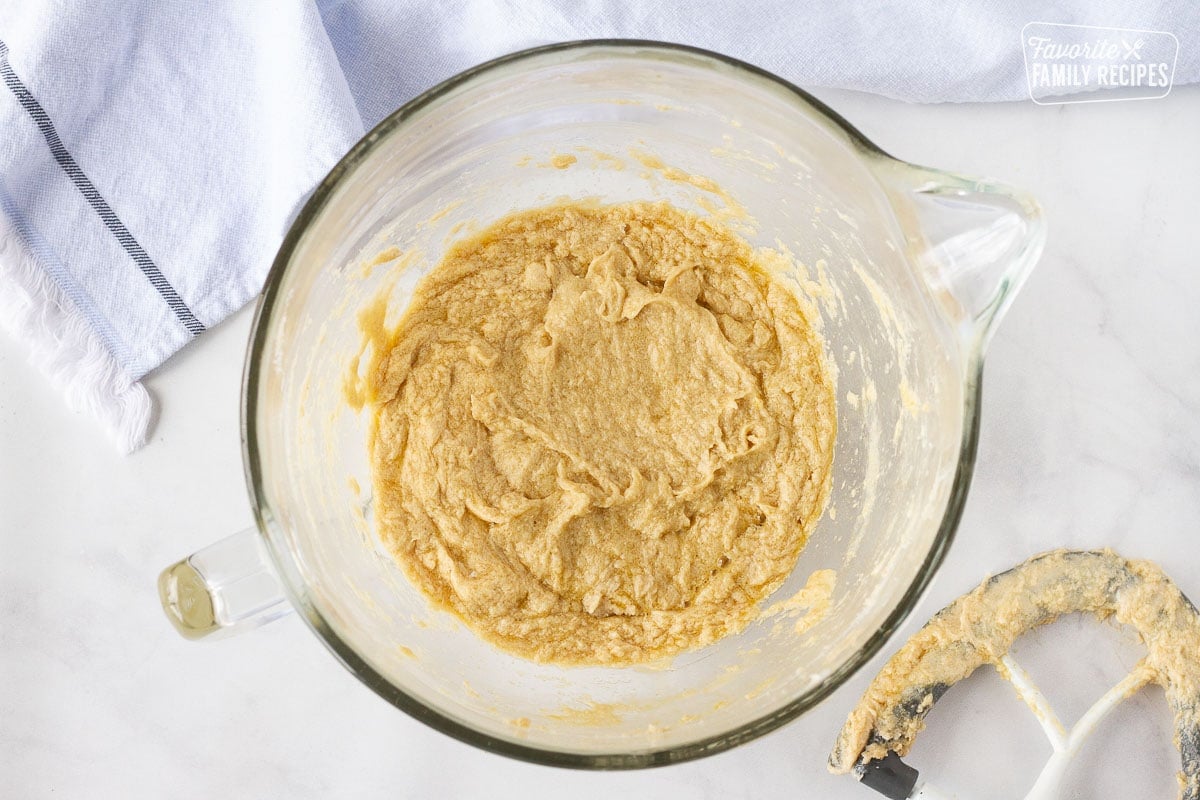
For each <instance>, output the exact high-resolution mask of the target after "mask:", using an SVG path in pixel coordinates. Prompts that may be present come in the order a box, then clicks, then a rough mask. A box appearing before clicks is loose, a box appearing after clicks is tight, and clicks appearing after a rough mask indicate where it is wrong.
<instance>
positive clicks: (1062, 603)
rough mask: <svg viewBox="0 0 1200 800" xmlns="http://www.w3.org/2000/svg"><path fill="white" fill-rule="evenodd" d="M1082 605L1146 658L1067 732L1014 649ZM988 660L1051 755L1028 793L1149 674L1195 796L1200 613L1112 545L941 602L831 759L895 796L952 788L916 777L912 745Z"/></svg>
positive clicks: (895, 799)
mask: <svg viewBox="0 0 1200 800" xmlns="http://www.w3.org/2000/svg"><path fill="white" fill-rule="evenodd" d="M1071 612H1087V613H1091V614H1094V615H1095V616H1097V617H1099V618H1101V619H1106V618H1110V617H1111V618H1113V619H1115V620H1116V621H1117V622H1120V623H1122V624H1125V625H1129V626H1130V627H1132V628H1133V629H1134V630H1135V631H1137V633H1138V635H1139V636H1140V638H1141V640H1142V642H1143V644H1145V646H1146V650H1147V653H1146V656H1145V657H1144V658H1143V659H1142V660H1141V661H1140V662H1139V663H1138V664H1137V665H1136V666H1135V667H1134V668H1133V670H1132V671H1131V672H1130V673H1129V674H1128V675H1126V676H1125V678H1124V679H1122V680H1121V681H1120V682H1119V683H1117V684H1116V685H1115V686H1113V687H1112V688H1111V689H1110V690H1109V691H1108V692H1106V693H1105V695H1104V696H1103V697H1101V698H1100V699H1099V700H1098V701H1096V703H1095V704H1094V705H1093V706H1092V707H1091V708H1090V709H1089V710H1088V711H1087V713H1085V714H1084V715H1083V717H1081V718H1080V720H1079V721H1078V722H1077V723H1076V724H1075V726H1074V727H1072V729H1071V730H1070V731H1067V730H1065V729H1064V728H1063V725H1062V723H1061V722H1059V720H1058V716H1057V715H1056V714H1055V713H1054V710H1053V709H1052V708H1051V707H1050V704H1049V703H1048V702H1047V700H1046V698H1045V697H1044V696H1043V695H1042V693H1041V691H1040V690H1039V689H1038V688H1037V686H1035V685H1034V683H1033V681H1032V680H1031V679H1030V677H1029V675H1028V674H1027V673H1026V672H1025V671H1024V670H1023V669H1022V668H1021V667H1020V665H1018V664H1017V662H1016V661H1015V660H1014V659H1013V658H1012V657H1011V656H1010V655H1009V654H1008V652H1009V650H1010V648H1011V647H1012V644H1013V642H1014V641H1015V640H1016V639H1017V637H1019V636H1020V635H1021V634H1022V633H1024V632H1026V631H1028V630H1029V629H1031V628H1033V627H1036V626H1038V625H1044V624H1046V623H1049V622H1053V621H1054V620H1055V619H1057V618H1058V617H1060V616H1062V615H1063V614H1067V613H1071ZM988 663H990V664H992V665H993V666H994V667H995V668H996V670H997V671H998V672H999V673H1000V675H1001V676H1002V677H1004V678H1005V679H1006V680H1007V681H1009V682H1010V683H1011V684H1012V685H1013V686H1014V687H1015V688H1016V690H1017V693H1018V694H1019V695H1020V696H1021V698H1022V699H1023V700H1024V701H1025V703H1026V705H1028V706H1029V708H1030V710H1032V711H1033V713H1034V716H1036V717H1037V719H1038V722H1039V723H1040V724H1041V726H1042V730H1043V732H1044V733H1045V734H1046V738H1047V739H1049V740H1050V744H1051V746H1052V748H1053V751H1054V752H1053V754H1052V755H1051V756H1050V759H1049V760H1048V761H1047V762H1046V765H1045V766H1044V767H1043V768H1042V772H1041V774H1040V775H1039V776H1038V779H1037V781H1036V783H1034V785H1033V788H1032V789H1030V791H1029V793H1028V794H1027V795H1026V796H1025V800H1053V798H1057V797H1059V788H1060V786H1061V784H1062V781H1063V778H1064V776H1065V775H1066V770H1067V766H1068V764H1069V763H1070V761H1071V759H1072V758H1073V757H1074V756H1075V754H1076V753H1078V752H1079V749H1080V747H1081V746H1082V745H1083V742H1084V740H1086V739H1087V737H1088V735H1089V734H1090V733H1091V732H1092V731H1093V730H1094V729H1095V728H1096V726H1097V725H1098V724H1099V723H1100V722H1101V720H1103V719H1104V718H1105V717H1106V716H1107V715H1108V714H1109V712H1111V711H1112V710H1113V709H1114V708H1115V707H1116V706H1117V705H1118V704H1120V702H1121V701H1122V700H1124V699H1125V698H1127V697H1130V696H1131V695H1133V694H1134V693H1136V692H1137V691H1138V690H1139V689H1141V688H1142V687H1143V686H1145V685H1146V684H1148V683H1157V684H1159V685H1160V686H1162V687H1163V690H1164V691H1165V694H1166V698H1167V703H1168V704H1169V705H1170V707H1171V711H1172V713H1173V714H1174V717H1175V728H1176V735H1175V744H1176V746H1177V747H1178V748H1179V751H1180V756H1181V758H1182V772H1181V775H1180V787H1181V789H1180V795H1179V796H1180V798H1181V800H1200V613H1198V612H1197V611H1196V607H1195V606H1194V605H1192V603H1191V602H1190V601H1189V600H1188V599H1187V598H1186V597H1185V596H1184V595H1183V593H1182V592H1180V590H1179V588H1178V587H1177V586H1176V585H1175V584H1174V583H1173V582H1172V581H1171V580H1170V579H1169V578H1168V577H1167V576H1166V575H1164V574H1163V572H1162V570H1160V569H1159V568H1158V566H1157V565H1155V564H1153V563H1151V562H1148V561H1128V560H1126V559H1123V558H1121V557H1119V556H1117V555H1116V554H1114V553H1112V552H1111V551H1107V550H1106V551H1103V552H1083V551H1067V550H1057V551H1054V552H1050V553H1044V554H1042V555H1039V556H1034V557H1033V558H1031V559H1029V560H1028V561H1026V562H1024V563H1023V564H1021V565H1019V566H1017V567H1015V568H1013V569H1011V570H1009V571H1008V572H1004V573H1001V574H1000V575H996V576H994V577H992V578H989V579H987V580H986V581H984V582H983V583H982V584H980V585H979V587H977V588H976V589H975V590H973V591H972V592H970V593H969V594H966V595H963V596H962V597H960V598H958V599H957V600H955V601H954V602H953V603H951V604H950V605H948V606H946V607H945V608H944V609H942V610H941V611H940V612H938V614H937V615H936V616H934V618H933V619H931V620H930V621H929V622H928V623H927V624H926V625H925V627H924V628H922V629H921V630H920V631H918V632H917V634H916V635H914V636H913V637H912V638H911V639H910V640H909V641H908V642H907V643H906V644H905V645H904V647H903V648H901V649H900V651H899V652H897V653H896V655H894V656H893V657H892V659H891V660H890V661H889V662H888V663H887V664H886V665H885V666H884V668H883V669H882V670H881V671H880V673H879V675H878V676H876V678H875V680H874V681H873V682H872V683H871V685H870V687H868V689H867V691H866V693H865V694H864V695H863V698H862V699H861V700H860V701H859V704H858V705H857V706H856V707H855V709H854V710H853V711H852V712H851V713H850V717H849V718H848V719H847V720H846V724H845V726H844V727H843V728H842V731H841V733H840V734H839V736H838V740H837V743H836V744H835V746H834V749H833V753H832V754H831V755H830V757H829V765H830V769H832V770H833V771H834V772H842V773H844V772H851V771H853V772H854V773H855V774H856V775H857V776H858V778H859V780H861V781H862V782H863V783H864V784H866V785H867V786H870V787H871V788H873V789H875V790H876V791H878V792H879V793H880V794H882V795H884V796H885V797H888V798H892V800H910V799H911V800H944V799H945V798H950V797H952V795H950V794H947V793H945V792H942V791H940V790H938V789H937V788H936V787H934V786H933V785H931V784H929V783H927V782H923V781H921V780H920V778H919V775H918V772H917V770H916V769H914V768H913V767H910V766H908V765H907V764H905V763H904V762H903V761H901V759H900V757H901V756H903V755H905V754H906V753H908V751H909V749H910V748H911V747H912V743H913V740H914V738H915V737H916V734H917V733H918V732H920V730H921V729H922V728H923V727H924V718H925V715H926V714H928V713H929V710H930V709H931V708H932V707H933V704H934V703H935V702H936V701H937V700H938V699H939V698H940V697H941V696H942V695H943V694H944V693H945V692H946V690H948V689H949V688H950V687H951V686H953V685H954V684H955V683H957V682H958V681H960V680H962V679H963V678H965V677H967V676H968V675H970V674H971V673H972V672H974V671H975V670H976V669H977V668H978V667H980V666H982V665H983V664H988Z"/></svg>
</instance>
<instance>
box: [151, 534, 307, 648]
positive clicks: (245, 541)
mask: <svg viewBox="0 0 1200 800" xmlns="http://www.w3.org/2000/svg"><path fill="white" fill-rule="evenodd" d="M158 597H159V600H161V601H162V606H163V610H164V611H166V612H167V617H168V618H169V619H170V620H171V623H172V624H174V626H175V629H176V630H178V631H179V633H180V634H182V635H183V636H184V637H186V638H188V639H202V638H207V637H212V636H215V635H221V636H223V635H228V634H230V633H237V632H239V631H244V630H250V629H252V628H257V627H259V626H260V625H265V624H266V623H268V622H271V621H273V620H276V619H279V618H280V617H282V616H285V615H287V614H290V613H291V612H292V606H291V604H290V603H289V602H288V600H287V597H286V596H285V595H284V593H283V588H282V586H281V585H280V583H279V579H278V578H277V577H276V576H275V571H274V569H273V568H272V567H271V564H270V561H269V559H268V558H267V553H266V551H265V549H264V547H263V544H262V539H261V536H260V535H259V532H258V529H257V528H247V529H246V530H244V531H239V532H237V533H235V534H233V535H232V536H229V537H227V538H225V539H222V540H221V541H219V542H217V543H216V544H212V545H209V546H208V547H206V548H204V549H203V550H198V551H196V552H195V553H192V554H191V555H190V556H188V557H187V558H185V559H183V560H182V561H179V562H176V563H175V564H172V565H171V566H169V567H167V568H166V569H165V570H163V571H162V574H161V575H159V576H158Z"/></svg>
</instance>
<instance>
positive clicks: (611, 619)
mask: <svg viewBox="0 0 1200 800" xmlns="http://www.w3.org/2000/svg"><path fill="white" fill-rule="evenodd" d="M365 318H366V319H367V320H374V321H375V323H379V322H380V320H381V318H382V314H368V315H366V317H365ZM374 340H375V342H376V346H377V347H379V348H380V350H381V353H380V356H379V357H378V362H377V366H376V367H375V369H374V370H373V371H372V372H371V373H370V374H369V375H368V376H367V392H366V398H365V399H366V400H367V401H368V402H369V403H370V405H371V408H372V409H373V411H374V413H375V422H376V425H375V429H374V432H373V434H372V441H371V457H372V468H373V477H374V484H375V502H376V513H377V518H378V525H379V530H380V533H381V535H382V537H383V539H384V541H385V543H386V544H387V546H388V547H389V549H390V550H391V551H392V552H393V553H394V554H395V556H396V558H397V559H398V561H399V562H400V564H401V565H402V566H403V567H404V569H405V571H406V572H407V574H408V575H409V576H410V577H411V578H412V580H414V581H415V582H416V584H417V585H418V586H419V587H420V588H421V589H422V590H423V591H424V592H425V593H426V594H428V595H429V596H430V597H431V598H433V599H434V600H435V601H436V602H437V603H439V604H440V605H442V606H444V607H448V608H450V609H451V610H453V611H454V612H456V613H457V614H458V615H459V616H461V617H462V619H463V620H465V621H466V623H467V624H468V625H469V626H471V628H473V629H474V630H475V631H476V632H478V633H479V634H480V635H482V636H484V637H486V638H487V639H489V640H490V641H492V642H494V643H496V644H497V645H499V646H501V647H503V648H504V649H506V650H509V651H511V652H514V653H517V654H519V655H522V656H525V657H528V658H532V659H534V660H537V661H546V662H559V663H591V664H624V663H632V662H638V661H645V660H649V659H653V658H657V657H659V656H664V655H670V654H674V653H678V652H680V651H682V650H686V649H689V648H694V647H699V646H702V645H706V644H708V643H711V642H713V641H715V640H717V639H719V638H720V637H722V636H725V635H726V634H728V633H731V632H733V631H736V630H739V629H740V628H742V627H743V626H744V625H745V624H746V623H747V622H749V621H750V620H751V619H752V618H754V617H755V616H756V614H757V604H758V602H759V601H760V600H762V599H763V598H764V597H766V596H767V595H768V594H770V593H771V592H772V591H773V590H774V589H776V588H777V587H778V586H779V585H780V584H781V583H782V582H783V580H784V579H785V578H786V577H787V575H788V573H789V572H790V571H791V570H792V567H793V566H794V564H795V562H796V558H797V556H798V554H799V553H800V550H801V548H802V547H803V546H804V543H805V541H806V539H807V537H808V535H809V532H810V531H811V530H812V528H813V526H814V524H815V523H816V520H817V518H818V517H819V516H820V514H821V511H822V508H823V506H824V503H825V500H826V497H827V494H828V489H829V473H830V463H831V461H832V457H833V442H834V433H835V407H834V399H833V387H832V384H831V380H830V377H829V373H828V371H827V370H826V368H825V365H824V363H823V356H822V348H821V344H820V341H819V339H818V337H817V335H816V334H815V332H814V331H813V329H812V327H811V326H810V324H809V322H808V320H806V318H805V316H804V313H803V312H802V310H801V308H800V305H799V304H798V302H797V300H796V298H795V297H794V296H793V295H792V294H791V293H790V292H789V290H788V289H787V288H785V287H784V286H783V285H782V284H779V283H777V282H775V281H773V280H771V279H770V278H768V276H767V275H766V273H765V272H763V271H762V269H760V268H759V267H758V266H757V265H756V263H755V258H754V254H753V252H752V250H751V248H750V247H749V245H748V244H747V243H746V242H744V241H743V240H741V239H740V238H738V237H736V236H735V235H733V234H732V233H730V232H728V231H727V230H725V229H723V228H721V227H718V226H717V225H715V224H714V223H712V222H707V221H705V220H703V219H700V218H698V217H696V216H693V215H690V214H685V213H683V212H681V211H679V210H677V209H675V208H673V207H671V206H669V205H666V204H628V205H618V206H598V205H588V204H572V205H561V206H553V207H548V208H543V209H537V210H532V211H526V212H521V213H518V214H515V215H513V216H510V217H508V218H506V219H504V220H502V221H500V222H499V223H497V224H496V225H494V226H492V227H491V228H489V229H487V230H486V231H484V232H483V233H481V234H479V235H477V236H475V237H473V238H470V239H468V240H465V241H462V242H459V243H458V244H457V245H455V246H454V247H453V248H452V249H451V250H450V251H449V252H448V254H447V255H446V257H445V259H444V260H443V262H442V263H441V264H440V265H439V266H438V267H437V268H436V269H435V270H433V272H431V273H430V274H429V275H428V276H426V277H425V278H424V279H423V280H422V282H421V283H420V285H419V286H418V288H417V291H416V293H415V295H414V297H413V299H412V301H411V304H410V306H409V307H408V309H407V310H406V312H405V314H404V316H403V318H402V320H401V321H400V324H399V326H398V327H397V329H396V330H394V331H388V332H386V334H385V335H384V336H382V338H381V337H380V335H379V332H378V331H376V333H375V336H374Z"/></svg>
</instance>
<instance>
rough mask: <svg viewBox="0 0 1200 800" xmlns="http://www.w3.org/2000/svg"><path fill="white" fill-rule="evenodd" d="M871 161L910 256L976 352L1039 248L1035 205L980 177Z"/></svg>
mask: <svg viewBox="0 0 1200 800" xmlns="http://www.w3.org/2000/svg"><path fill="white" fill-rule="evenodd" d="M875 166H876V168H875V172H876V174H877V175H878V176H879V179H880V181H881V182H882V183H883V185H884V188H885V190H886V191H887V193H888V196H889V199H890V200H891V203H892V206H893V208H894V209H895V212H896V216H897V220H898V221H899V223H900V227H901V228H902V230H903V233H904V238H905V242H906V245H907V247H908V256H909V258H910V260H911V261H913V262H914V263H916V264H917V265H919V267H920V272H921V276H922V279H923V280H924V281H925V283H926V284H927V285H928V286H929V288H930V290H931V291H932V292H933V294H934V295H935V296H938V297H939V298H940V299H941V300H942V301H943V306H945V307H946V308H947V309H948V312H949V315H950V317H951V319H952V320H953V321H954V322H955V323H956V324H957V325H959V327H960V331H961V333H962V339H963V343H964V345H966V346H967V347H969V348H972V349H974V350H975V351H976V352H977V353H979V354H982V353H983V351H984V349H985V348H986V347H987V343H988V341H989V340H990V339H991V336H992V333H993V332H994V330H995V328H996V323H998V322H999V321H1000V318H1001V317H1002V316H1003V315H1004V312H1005V311H1007V310H1008V307H1009V305H1010V304H1011V302H1012V298H1013V295H1014V294H1016V291H1017V289H1019V288H1020V286H1021V284H1022V283H1024V281H1025V278H1026V277H1027V276H1028V275H1029V271H1030V270H1031V269H1032V268H1033V265H1034V264H1035V263H1037V260H1038V258H1039V257H1040V256H1041V254H1042V250H1043V248H1044V247H1045V243H1046V223H1045V219H1044V218H1043V216H1042V210H1041V207H1040V206H1039V205H1038V204H1037V202H1036V201H1035V200H1034V199H1033V198H1032V197H1030V196H1029V195H1026V194H1024V193H1022V192H1020V191H1018V190H1016V189H1013V188H1010V187H1008V186H1005V185H1003V184H999V183H994V182H991V181H987V180H983V179H979V178H969V177H964V176H962V175H953V174H951V173H947V172H941V171H940V170H935V169H930V168H928V167H919V166H915V165H913V164H907V163H905V162H902V161H896V160H894V159H891V158H884V159H881V160H880V161H879V162H878V163H877V164H876V165H875Z"/></svg>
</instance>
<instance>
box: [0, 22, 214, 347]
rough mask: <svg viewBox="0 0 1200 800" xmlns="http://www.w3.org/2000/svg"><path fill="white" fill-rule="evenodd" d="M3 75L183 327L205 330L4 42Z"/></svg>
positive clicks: (0, 53) (65, 169) (0, 58)
mask: <svg viewBox="0 0 1200 800" xmlns="http://www.w3.org/2000/svg"><path fill="white" fill-rule="evenodd" d="M0 76H2V77H3V78H4V83H5V84H6V85H7V86H8V88H9V89H10V90H11V91H12V93H13V94H14V95H16V98H17V102H19V103H20V104H21V107H22V108H24V109H25V111H26V112H28V114H29V116H30V117H32V118H33V121H34V123H35V124H37V126H38V130H40V131H41V132H42V136H43V137H44V138H45V139H46V145H47V146H48V147H49V148H50V154H51V155H53V156H54V160H55V161H57V162H58V165H59V166H60V167H62V170H63V172H65V173H66V174H67V177H68V178H70V179H71V183H73V184H75V188H76V189H78V190H79V192H80V194H82V195H83V197H84V199H85V200H87V202H88V205H90V206H91V207H92V210H93V211H95V212H96V214H98V215H99V216H100V219H101V220H102V221H103V222H104V225H105V226H106V227H107V228H108V230H109V231H110V232H111V233H112V235H113V236H115V237H116V238H117V241H118V242H119V243H120V245H121V247H123V248H125V252H126V253H128V254H129V257H130V258H131V259H133V263H135V264H137V265H138V269H140V270H141V271H142V274H143V275H145V276H146V280H148V281H150V285H151V286H153V287H154V289H155V291H157V292H158V293H159V295H161V296H162V299H163V300H165V301H166V303H167V305H168V306H170V307H171V311H173V312H174V313H175V317H176V318H177V319H178V320H179V322H180V323H182V325H183V327H185V328H187V329H188V332H189V333H191V334H192V335H193V336H196V335H197V334H200V333H203V332H204V323H202V322H201V321H200V320H198V319H196V317H195V315H194V314H192V310H191V309H190V308H188V307H187V303H185V302H183V299H182V298H181V297H180V296H179V293H178V292H176V291H175V287H174V286H172V285H171V284H170V283H169V282H168V281H167V279H166V278H165V277H163V274H162V271H161V270H159V268H158V265H157V264H155V263H154V260H153V259H151V258H150V256H149V254H148V253H147V252H146V250H145V249H144V248H143V247H142V246H141V244H139V243H138V240H137V239H135V238H133V234H132V233H130V232H129V229H128V228H126V227H125V223H123V222H121V220H120V218H119V217H117V213H116V212H115V211H113V210H112V206H110V205H109V204H108V202H107V201H106V200H105V199H104V198H103V197H101V196H100V192H98V191H97V190H96V187H95V186H94V185H93V184H92V182H91V180H90V179H89V178H88V176H87V175H85V174H84V173H83V170H82V169H80V168H79V164H77V163H76V162H75V159H74V157H72V155H71V153H70V152H69V151H68V150H67V148H66V147H65V146H64V145H63V143H62V139H60V138H59V136H58V131H56V130H55V129H54V123H53V122H51V121H50V117H49V115H47V114H46V111H45V109H43V108H42V105H41V103H39V102H38V101H37V99H36V98H35V97H34V96H33V95H32V94H30V92H29V90H28V89H26V88H25V85H24V84H23V83H21V79H20V78H18V77H17V75H16V73H14V72H13V70H12V65H10V64H9V63H8V45H6V44H5V43H4V42H3V41H0Z"/></svg>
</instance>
